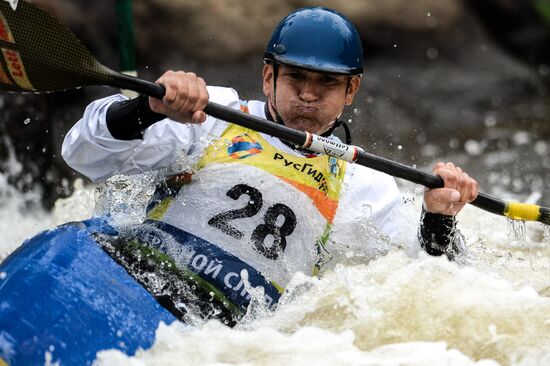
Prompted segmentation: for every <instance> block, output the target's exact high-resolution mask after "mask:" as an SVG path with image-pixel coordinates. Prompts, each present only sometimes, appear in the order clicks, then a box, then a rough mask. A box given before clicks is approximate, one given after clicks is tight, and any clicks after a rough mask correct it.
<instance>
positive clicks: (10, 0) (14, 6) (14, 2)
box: [5, 0, 19, 11]
mask: <svg viewBox="0 0 550 366" xmlns="http://www.w3.org/2000/svg"><path fill="white" fill-rule="evenodd" d="M5 1H7V2H8V3H10V6H11V8H12V9H13V11H15V10H17V3H18V2H19V0H5Z"/></svg>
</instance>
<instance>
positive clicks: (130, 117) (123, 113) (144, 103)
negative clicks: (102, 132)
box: [106, 95, 166, 140]
mask: <svg viewBox="0 0 550 366" xmlns="http://www.w3.org/2000/svg"><path fill="white" fill-rule="evenodd" d="M148 98H149V97H147V96H146V95H140V96H138V97H137V98H134V99H131V100H126V101H123V102H116V103H113V104H111V105H110V106H109V109H108V110H107V115H106V123H107V128H108V129H109V132H110V133H111V135H112V136H113V137H114V138H115V139H117V140H136V139H141V138H143V132H144V131H145V130H146V129H147V128H148V127H149V126H151V125H152V124H154V123H156V122H158V121H160V120H163V119H164V118H166V116H164V115H162V114H159V113H155V112H153V111H152V110H151V108H150V107H149V100H148Z"/></svg>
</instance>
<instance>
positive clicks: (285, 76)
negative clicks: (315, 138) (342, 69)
mask: <svg viewBox="0 0 550 366" xmlns="http://www.w3.org/2000/svg"><path fill="white" fill-rule="evenodd" d="M278 72H279V74H278V77H277V93H276V94H277V95H276V100H274V92H273V77H274V74H273V66H272V65H265V66H264V69H263V91H264V94H265V95H266V96H267V97H268V99H269V100H270V101H271V103H270V105H269V108H270V111H271V114H272V116H273V117H275V112H274V110H273V109H272V107H273V105H275V106H276V108H277V111H278V112H279V115H280V116H281V118H282V119H283V121H285V124H286V125H287V126H288V127H291V128H295V129H298V130H301V131H307V132H310V133H315V134H318V135H319V134H322V133H323V132H325V131H327V130H328V129H329V128H330V127H331V126H332V124H333V123H334V121H335V120H336V118H338V117H339V116H340V114H342V111H343V110H344V106H346V105H350V104H351V103H352V102H353V98H354V96H355V94H356V93H357V91H358V90H359V84H360V82H361V79H360V78H359V77H358V76H353V77H352V78H351V81H350V86H349V89H348V91H347V93H346V87H347V82H348V81H347V80H348V76H345V75H337V74H324V73H323V74H322V73H317V72H312V71H307V70H303V69H299V68H296V67H290V66H285V65H280V67H279V71H278Z"/></svg>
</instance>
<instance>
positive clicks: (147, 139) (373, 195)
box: [62, 87, 401, 257]
mask: <svg viewBox="0 0 550 366" xmlns="http://www.w3.org/2000/svg"><path fill="white" fill-rule="evenodd" d="M208 92H209V95H210V100H211V101H213V102H216V103H219V104H222V105H225V106H228V107H231V108H235V109H239V107H240V104H241V101H240V99H239V96H238V94H237V93H236V91H235V90H233V89H228V88H221V87H208ZM125 99H126V98H125V97H124V96H122V95H115V96H111V97H107V98H103V99H100V100H97V101H94V102H92V103H91V104H90V105H89V106H88V107H87V108H86V111H85V113H84V116H83V118H82V119H81V120H80V121H78V123H77V124H76V125H75V126H74V127H73V128H72V129H71V130H70V131H69V132H68V134H67V135H66V137H65V140H64V142H63V147H62V156H63V158H64V159H65V161H66V162H67V164H68V165H69V166H71V167H72V168H73V169H75V170H77V171H78V172H80V173H82V174H84V175H85V176H87V177H89V178H90V179H91V180H92V181H94V182H99V181H103V180H105V179H107V178H109V177H111V176H113V175H115V174H136V173H143V172H144V171H150V170H156V169H161V168H168V167H173V166H176V167H178V166H182V165H181V164H182V161H181V160H182V159H183V160H186V159H187V158H190V160H189V161H188V162H184V163H183V165H184V166H185V165H188V164H191V162H192V161H193V159H196V157H197V156H200V154H201V152H202V150H203V149H204V148H205V147H206V146H207V145H208V143H209V141H211V139H214V138H217V137H219V136H220V134H221V133H222V132H223V131H224V129H225V128H226V126H227V122H225V121H222V120H218V119H215V118H213V117H210V116H208V118H207V120H206V122H205V123H203V124H201V125H191V124H182V123H177V122H174V121H171V120H169V119H164V120H162V121H159V122H157V123H155V124H153V125H152V126H150V127H149V128H148V129H147V130H145V132H144V135H143V139H136V140H129V141H126V140H117V139H115V138H113V137H112V135H111V134H110V132H109V130H108V128H107V125H106V121H105V116H106V112H107V109H108V108H109V106H110V105H111V104H112V103H114V102H117V101H122V100H125ZM248 107H249V111H250V113H251V114H252V115H255V116H258V117H260V118H264V119H265V118H266V116H265V112H264V102H260V101H249V102H248ZM262 136H263V137H264V138H265V139H266V140H267V141H268V142H269V143H270V144H272V145H273V146H275V147H276V148H278V149H280V150H283V151H284V152H287V153H290V154H293V155H296V156H300V153H299V152H297V151H294V150H292V149H291V148H290V147H288V146H287V145H285V144H283V143H282V142H281V141H280V140H279V139H277V138H274V137H271V136H268V135H265V134H262ZM343 187H344V189H343V191H342V193H341V197H340V203H339V206H338V209H337V212H336V216H335V217H334V221H333V230H332V234H331V237H330V242H332V243H341V244H343V245H347V244H348V243H349V244H352V243H353V242H355V241H358V242H364V239H365V238H364V237H363V236H365V235H370V236H372V235H373V229H374V232H377V233H379V234H382V235H383V236H387V237H389V238H392V237H394V236H395V235H396V234H397V232H398V227H397V225H396V221H397V220H396V218H395V217H392V214H393V212H392V211H393V210H394V208H395V207H396V206H397V204H398V203H399V202H400V199H401V195H400V193H399V190H398V188H397V186H396V183H395V181H394V179H393V178H392V177H390V176H388V175H386V174H384V173H380V172H377V171H375V170H372V169H369V168H366V167H363V166H359V165H357V164H348V168H347V169H346V175H345V178H344V186H343ZM377 241H378V242H380V241H381V240H379V239H377ZM382 241H384V242H387V241H385V240H382ZM352 245H353V244H352ZM350 246H351V245H350ZM353 246H355V245H353ZM387 249H389V247H388V248H385V249H382V250H381V248H380V245H379V244H376V245H375V247H374V248H372V250H370V249H369V248H365V250H366V251H367V252H369V253H370V254H372V256H373V257H374V256H377V255H379V254H380V253H381V252H384V251H385V250H387Z"/></svg>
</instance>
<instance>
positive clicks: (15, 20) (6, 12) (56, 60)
mask: <svg viewBox="0 0 550 366" xmlns="http://www.w3.org/2000/svg"><path fill="white" fill-rule="evenodd" d="M111 78H112V76H111V70H109V69H108V68H106V67H105V66H103V65H101V64H100V63H99V62H98V61H97V60H96V59H95V58H94V57H93V56H92V55H91V54H90V52H89V51H88V50H87V49H86V48H85V47H84V46H83V45H82V43H80V41H79V40H78V39H77V38H76V37H75V35H74V34H73V33H72V32H71V31H70V30H69V29H68V28H66V27H65V26H64V25H62V24H61V23H59V22H58V21H57V20H56V19H55V18H53V17H52V16H50V15H49V14H48V13H46V12H45V11H43V10H40V9H38V8H37V7H35V6H34V5H31V4H29V3H27V2H24V1H19V3H18V5H17V9H16V10H13V9H12V8H11V6H10V5H9V3H8V2H7V1H0V91H12V92H49V91H58V90H65V89H72V88H76V87H80V86H84V85H99V84H108V83H109V81H110V80H111Z"/></svg>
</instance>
